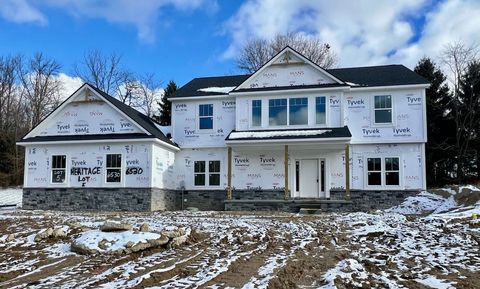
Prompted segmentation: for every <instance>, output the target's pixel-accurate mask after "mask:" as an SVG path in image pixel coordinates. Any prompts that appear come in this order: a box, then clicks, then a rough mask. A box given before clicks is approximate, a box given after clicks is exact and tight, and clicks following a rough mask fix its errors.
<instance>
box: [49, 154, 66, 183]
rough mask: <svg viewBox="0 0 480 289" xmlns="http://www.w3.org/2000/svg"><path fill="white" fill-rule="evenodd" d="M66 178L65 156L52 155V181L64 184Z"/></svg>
mask: <svg viewBox="0 0 480 289" xmlns="http://www.w3.org/2000/svg"><path fill="white" fill-rule="evenodd" d="M66 180H67V156H66V155H53V156H52V183H53V184H64V183H65V182H66Z"/></svg>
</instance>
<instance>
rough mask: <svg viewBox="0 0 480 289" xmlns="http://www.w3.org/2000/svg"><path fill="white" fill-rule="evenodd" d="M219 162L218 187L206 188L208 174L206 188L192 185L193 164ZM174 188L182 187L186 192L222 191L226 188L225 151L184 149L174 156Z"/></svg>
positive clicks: (217, 149)
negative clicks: (202, 190)
mask: <svg viewBox="0 0 480 289" xmlns="http://www.w3.org/2000/svg"><path fill="white" fill-rule="evenodd" d="M195 161H205V162H206V166H208V161H220V186H208V172H207V176H206V178H207V181H206V184H207V185H206V186H195V185H194V162H195ZM175 175H176V178H175V179H176V187H177V188H182V187H184V188H185V189H186V190H201V189H207V190H219V189H221V190H224V189H225V188H226V187H227V149H226V148H206V149H203V148H201V149H189V148H185V149H182V150H181V151H179V152H177V153H176V155H175Z"/></svg>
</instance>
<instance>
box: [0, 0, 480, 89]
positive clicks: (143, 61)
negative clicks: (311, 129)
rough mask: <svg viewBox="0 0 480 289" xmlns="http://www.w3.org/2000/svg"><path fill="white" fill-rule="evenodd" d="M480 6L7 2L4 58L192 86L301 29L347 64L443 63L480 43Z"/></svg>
mask: <svg viewBox="0 0 480 289" xmlns="http://www.w3.org/2000/svg"><path fill="white" fill-rule="evenodd" d="M478 15H480V1H475V0H443V1H434V0H404V1H376V0H371V1H370V0H364V1H357V2H351V1H347V0H338V1H308V0H295V1H291V0H262V1H261V0H246V1H239V0H232V1H219V0H218V1H217V0H191V1H188V0H93V1H83V0H43V1H41V0H0V55H8V54H17V53H21V54H25V55H31V54H33V53H34V52H35V51H42V52H44V53H45V54H47V55H48V56H50V57H53V58H54V59H56V60H57V61H58V62H60V63H61V65H62V71H63V72H64V73H65V74H66V75H69V76H71V75H72V74H73V64H74V63H75V62H76V61H79V60H80V59H81V58H82V55H83V54H84V52H85V51H86V50H88V49H101V50H103V51H104V52H106V53H108V52H112V51H115V52H118V53H120V54H122V55H123V63H124V65H125V66H126V67H127V68H129V69H131V70H132V71H134V72H137V73H152V72H153V73H155V74H156V75H157V77H158V78H159V79H160V80H162V81H163V82H164V83H167V82H168V80H170V79H173V80H175V81H176V82H177V83H178V84H180V85H183V84H185V83H186V82H187V81H188V80H190V79H191V78H194V77H200V76H210V75H227V74H236V73H241V71H239V70H237V69H236V67H235V61H234V59H235V57H237V55H238V51H239V49H240V48H241V47H242V45H243V44H244V43H245V41H247V40H248V39H251V38H254V37H255V38H266V39H268V38H270V37H272V36H273V35H275V34H276V33H285V32H288V31H298V32H302V33H305V34H307V35H311V36H316V37H320V38H321V39H322V40H323V41H325V42H328V43H329V44H331V46H332V47H333V50H334V51H335V52H336V54H337V56H338V59H339V63H338V65H339V66H341V67H342V66H343V67H347V66H366V65H376V64H389V63H402V64H405V65H406V66H408V67H410V68H413V67H414V65H415V63H416V62H417V61H418V59H419V58H420V57H422V56H424V55H428V56H431V57H433V58H436V57H437V56H438V55H439V54H440V52H441V49H442V47H444V45H445V44H447V43H449V42H453V41H464V42H466V43H467V44H469V45H470V44H476V43H475V41H477V39H478V35H480V20H478Z"/></svg>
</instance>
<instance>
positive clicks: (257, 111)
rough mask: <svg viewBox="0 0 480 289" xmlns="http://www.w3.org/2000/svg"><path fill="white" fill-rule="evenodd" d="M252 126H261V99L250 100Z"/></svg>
mask: <svg viewBox="0 0 480 289" xmlns="http://www.w3.org/2000/svg"><path fill="white" fill-rule="evenodd" d="M252 126H262V100H261V99H255V100H252Z"/></svg>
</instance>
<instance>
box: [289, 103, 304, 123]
mask: <svg viewBox="0 0 480 289" xmlns="http://www.w3.org/2000/svg"><path fill="white" fill-rule="evenodd" d="M289 102H290V103H289V104H290V107H289V113H290V125H301V124H308V98H306V97H299V98H290V99H289Z"/></svg>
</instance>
